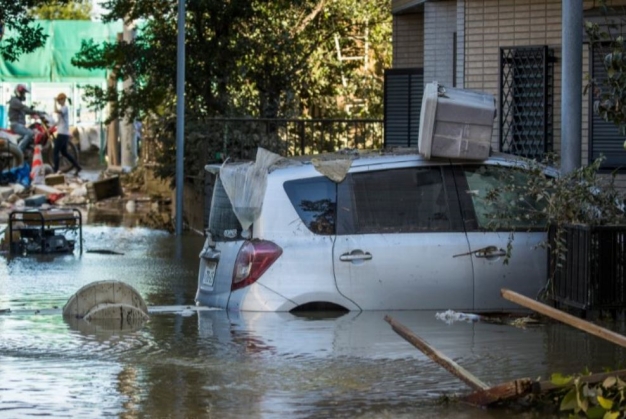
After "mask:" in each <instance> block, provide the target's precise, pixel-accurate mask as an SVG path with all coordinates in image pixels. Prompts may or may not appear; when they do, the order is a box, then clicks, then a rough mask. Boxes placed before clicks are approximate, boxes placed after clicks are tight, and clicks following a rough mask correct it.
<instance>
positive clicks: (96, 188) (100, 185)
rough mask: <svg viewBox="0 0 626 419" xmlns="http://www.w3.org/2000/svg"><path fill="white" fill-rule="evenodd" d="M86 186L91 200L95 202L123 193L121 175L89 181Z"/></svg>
mask: <svg viewBox="0 0 626 419" xmlns="http://www.w3.org/2000/svg"><path fill="white" fill-rule="evenodd" d="M86 188H87V196H88V197H89V200H90V201H94V202H97V201H102V200H103V199H107V198H113V197H115V196H122V195H123V191H122V185H121V183H120V177H119V176H113V177H110V178H107V179H103V180H98V181H96V182H89V183H87V185H86Z"/></svg>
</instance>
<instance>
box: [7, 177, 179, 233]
mask: <svg viewBox="0 0 626 419" xmlns="http://www.w3.org/2000/svg"><path fill="white" fill-rule="evenodd" d="M145 172H146V171H145V170H144V169H143V168H142V167H139V168H136V169H135V170H133V171H132V172H129V173H124V172H123V171H121V170H103V171H101V172H100V173H99V174H98V173H93V175H95V176H97V179H96V180H90V179H86V178H81V177H80V176H75V175H71V174H48V175H46V176H45V177H44V178H43V181H42V182H40V183H37V184H35V183H33V182H29V181H28V180H27V181H24V180H22V181H21V182H5V183H4V184H2V183H0V223H7V220H8V218H9V214H10V213H11V212H13V211H24V210H29V209H35V210H47V209H51V208H63V207H73V208H75V207H78V208H80V209H81V211H83V210H84V212H88V211H90V210H92V209H95V210H110V211H112V212H116V213H120V214H124V213H127V214H134V215H136V217H137V219H138V222H139V224H141V225H144V226H146V227H151V228H157V229H165V230H168V231H170V230H171V229H172V227H171V225H172V221H171V220H172V216H171V209H170V208H169V206H170V204H171V201H172V200H171V192H170V191H169V190H167V188H160V189H158V188H157V189H158V190H150V187H149V186H148V187H146V184H147V182H146V181H145V177H146V173H145ZM95 176H90V177H91V178H95Z"/></svg>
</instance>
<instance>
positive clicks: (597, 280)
mask: <svg viewBox="0 0 626 419" xmlns="http://www.w3.org/2000/svg"><path fill="white" fill-rule="evenodd" d="M564 228H565V230H564V233H565V234H564V236H565V237H564V240H565V245H566V248H567V252H566V254H565V258H563V259H561V258H559V263H557V259H555V255H550V258H549V272H550V273H554V282H553V289H552V294H553V295H552V297H553V298H554V300H555V301H557V302H559V303H562V304H565V305H568V306H571V307H575V308H579V309H582V310H624V309H625V308H626V226H588V225H566V226H565V227H564ZM555 233H556V231H555V229H554V228H550V229H549V232H548V240H549V241H550V243H551V244H552V245H554V243H555V239H556V234H555Z"/></svg>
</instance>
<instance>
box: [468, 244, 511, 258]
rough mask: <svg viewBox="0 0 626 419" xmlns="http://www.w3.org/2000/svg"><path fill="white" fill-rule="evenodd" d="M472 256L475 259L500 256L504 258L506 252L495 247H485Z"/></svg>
mask: <svg viewBox="0 0 626 419" xmlns="http://www.w3.org/2000/svg"><path fill="white" fill-rule="evenodd" d="M474 256H476V257H477V258H496V257H500V256H506V251H504V250H503V249H498V248H497V247H496V246H487V247H485V248H484V249H479V250H477V251H475V252H474Z"/></svg>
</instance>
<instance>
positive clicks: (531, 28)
mask: <svg viewBox="0 0 626 419" xmlns="http://www.w3.org/2000/svg"><path fill="white" fill-rule="evenodd" d="M465 36H466V39H465V41H466V42H465V87H466V88H468V89H474V90H480V91H485V92H489V93H491V94H493V95H495V96H496V98H497V97H498V93H499V72H500V63H499V54H500V47H515V46H520V47H521V46H539V45H547V46H549V47H550V48H553V49H554V53H555V57H556V60H557V61H556V63H555V66H554V83H555V85H554V119H553V124H554V130H553V133H554V150H555V151H557V152H558V151H560V147H561V106H560V103H561V55H562V54H561V53H562V51H561V36H562V35H561V1H560V0H465ZM583 100H584V101H585V102H586V99H583ZM498 138H499V132H498V126H497V124H496V125H495V126H494V133H493V137H492V147H493V148H494V149H495V150H497V149H498V148H499V140H498ZM583 140H584V141H585V142H586V140H587V139H586V138H584V139H583Z"/></svg>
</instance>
